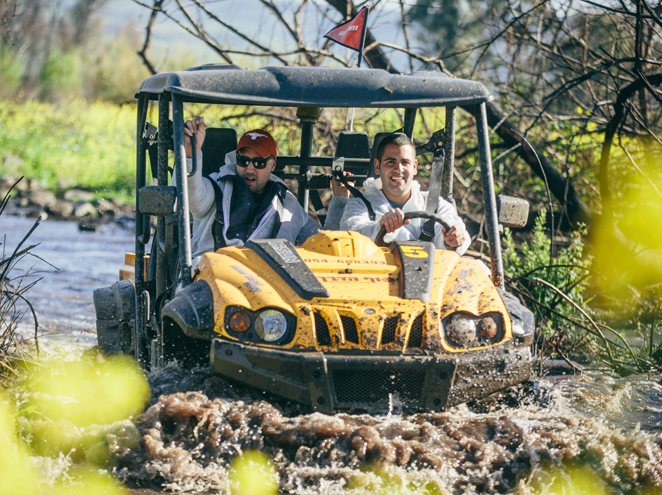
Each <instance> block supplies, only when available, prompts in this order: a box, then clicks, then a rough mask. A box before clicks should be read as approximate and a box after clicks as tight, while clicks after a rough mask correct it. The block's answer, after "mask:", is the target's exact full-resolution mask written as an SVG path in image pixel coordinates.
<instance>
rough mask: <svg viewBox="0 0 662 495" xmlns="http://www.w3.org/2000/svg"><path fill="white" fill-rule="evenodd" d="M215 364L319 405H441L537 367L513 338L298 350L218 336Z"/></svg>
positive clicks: (327, 409) (374, 409) (380, 408)
mask: <svg viewBox="0 0 662 495" xmlns="http://www.w3.org/2000/svg"><path fill="white" fill-rule="evenodd" d="M210 360H211V365H212V368H213V369H214V371H215V372H216V373H218V374H220V375H222V376H225V377H227V378H230V379H232V380H235V381H238V382H240V383H243V384H245V385H248V386H251V387H255V388H258V389H261V390H265V391H267V392H269V393H272V394H275V395H278V396H281V397H284V398H286V399H289V400H293V401H296V402H299V403H302V404H305V405H308V406H310V407H311V408H312V409H313V410H315V411H320V412H324V413H334V412H338V411H354V412H357V411H366V412H371V413H379V412H390V411H392V410H393V408H394V407H398V408H400V409H401V410H403V411H407V412H413V411H438V410H443V409H445V408H447V407H450V406H453V405H456V404H461V403H463V402H467V401H470V400H473V399H477V398H481V397H484V396H486V395H489V394H490V393H492V392H496V391H498V390H501V389H503V388H506V387H508V386H511V385H515V384H517V383H521V382H523V381H525V380H527V379H528V378H529V376H530V375H531V361H532V359H531V351H530V348H529V347H516V346H514V345H511V344H510V343H508V344H506V345H503V346H499V347H495V348H490V349H484V350H479V351H471V352H466V353H462V354H437V355H434V356H423V355H402V354H398V355H382V354H379V355H375V354H328V353H322V352H299V351H287V350H280V349H272V348H264V347H258V346H252V345H244V344H240V343H237V342H230V341H226V340H222V339H218V338H217V339H214V340H213V341H212V346H211V353H210Z"/></svg>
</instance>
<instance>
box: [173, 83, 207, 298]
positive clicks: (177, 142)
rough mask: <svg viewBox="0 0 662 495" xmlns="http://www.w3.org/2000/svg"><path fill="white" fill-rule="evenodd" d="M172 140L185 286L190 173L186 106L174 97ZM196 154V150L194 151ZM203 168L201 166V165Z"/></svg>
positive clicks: (188, 278)
mask: <svg viewBox="0 0 662 495" xmlns="http://www.w3.org/2000/svg"><path fill="white" fill-rule="evenodd" d="M172 138H173V141H174V148H175V172H174V173H175V175H176V176H177V184H176V185H177V201H178V202H179V204H180V205H181V206H180V208H179V222H178V223H179V266H180V270H181V273H180V275H179V279H180V281H181V283H182V285H183V286H186V285H188V284H190V283H191V265H192V262H191V224H190V222H189V206H188V180H187V176H188V171H187V170H186V151H185V150H184V105H183V103H182V100H181V99H180V98H179V96H177V95H175V94H173V95H172ZM193 152H194V153H195V150H194V151H193ZM200 166H201V165H200Z"/></svg>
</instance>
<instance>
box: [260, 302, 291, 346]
mask: <svg viewBox="0 0 662 495" xmlns="http://www.w3.org/2000/svg"><path fill="white" fill-rule="evenodd" d="M286 332H287V319H286V318H285V315H284V314H283V313H281V312H280V311H276V310H275V309H265V310H263V311H260V312H259V313H258V314H257V316H256V318H255V333H256V334H257V335H258V337H260V338H261V339H262V340H264V341H266V342H276V341H277V340H280V339H282V338H283V337H284V336H285V333H286Z"/></svg>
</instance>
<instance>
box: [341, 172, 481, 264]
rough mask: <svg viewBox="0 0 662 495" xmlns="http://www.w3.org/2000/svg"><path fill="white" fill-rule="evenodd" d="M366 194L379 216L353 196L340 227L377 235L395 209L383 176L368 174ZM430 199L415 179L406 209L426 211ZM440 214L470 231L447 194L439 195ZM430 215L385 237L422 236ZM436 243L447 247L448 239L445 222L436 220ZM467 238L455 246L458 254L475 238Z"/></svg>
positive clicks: (416, 219) (457, 225)
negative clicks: (385, 188) (372, 217)
mask: <svg viewBox="0 0 662 495" xmlns="http://www.w3.org/2000/svg"><path fill="white" fill-rule="evenodd" d="M363 196H364V197H365V199H367V200H368V201H369V202H370V205H371V206H372V209H373V210H374V211H375V220H370V216H369V214H368V209H367V208H366V205H365V203H364V202H363V201H362V200H361V199H360V198H351V199H350V200H349V201H347V205H346V206H345V211H344V212H343V215H342V218H341V219H340V228H341V229H342V230H354V231H357V232H361V233H362V234H364V235H367V236H368V237H370V238H371V239H374V238H375V236H376V235H377V232H379V226H380V224H379V221H380V220H381V218H382V216H384V214H385V213H387V212H388V211H389V210H391V209H392V208H393V207H392V206H391V204H390V203H389V201H388V199H386V196H384V193H383V192H382V180H381V179H380V178H377V179H375V178H372V177H370V178H368V179H366V181H365V182H364V183H363ZM427 199H428V192H427V191H421V186H420V184H419V183H418V182H417V181H412V184H411V197H410V198H409V200H408V201H407V202H406V203H405V205H404V206H403V207H402V211H403V213H407V212H409V211H425V206H426V203H427ZM436 213H437V215H439V216H441V218H443V219H444V220H445V221H446V222H448V224H449V225H451V226H454V227H456V228H457V229H458V230H463V231H465V232H466V228H465V226H464V223H463V222H462V219H461V218H460V217H459V216H458V214H457V211H456V210H455V207H454V206H453V205H452V204H450V203H449V202H448V201H446V200H444V199H443V198H441V197H440V198H439V206H438V207H437V211H436ZM425 221H426V219H424V218H415V219H412V220H410V223H409V224H407V225H403V226H402V227H400V228H399V229H397V230H395V231H394V232H392V233H389V234H386V236H384V240H385V241H386V242H392V241H394V240H400V241H412V240H418V238H419V236H420V235H421V230H422V228H423V224H424V223H425ZM434 232H435V236H434V244H435V245H436V246H437V247H438V248H445V247H446V245H445V244H444V239H443V236H442V232H441V225H440V224H439V223H436V222H435V225H434ZM464 238H465V239H464V242H463V243H462V245H461V246H458V247H457V249H456V250H455V251H456V252H457V253H458V254H460V255H461V254H464V253H465V252H466V250H467V248H468V247H469V244H471V238H470V236H469V235H468V234H467V235H465V236H464Z"/></svg>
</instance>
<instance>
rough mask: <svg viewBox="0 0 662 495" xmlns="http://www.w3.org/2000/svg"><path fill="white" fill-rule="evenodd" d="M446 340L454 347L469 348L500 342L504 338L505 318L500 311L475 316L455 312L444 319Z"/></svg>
mask: <svg viewBox="0 0 662 495" xmlns="http://www.w3.org/2000/svg"><path fill="white" fill-rule="evenodd" d="M442 325H443V328H444V334H445V335H446V340H447V341H448V343H449V344H450V345H452V346H453V347H458V348H467V347H478V346H482V345H487V344H491V343H494V342H499V341H500V340H502V339H503V335H504V331H503V318H502V316H501V315H500V314H499V313H485V314H482V315H480V316H473V315H470V314H467V313H453V314H451V315H450V316H447V317H446V318H444V319H443V321H442Z"/></svg>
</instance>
